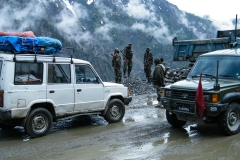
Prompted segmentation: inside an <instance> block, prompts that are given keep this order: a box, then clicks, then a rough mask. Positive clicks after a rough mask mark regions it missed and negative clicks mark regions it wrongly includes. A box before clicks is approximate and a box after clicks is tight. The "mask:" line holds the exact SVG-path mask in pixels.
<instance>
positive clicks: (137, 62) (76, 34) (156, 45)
mask: <svg viewBox="0 0 240 160" xmlns="http://www.w3.org/2000/svg"><path fill="white" fill-rule="evenodd" d="M0 2H1V5H0V14H1V20H0V30H1V31H14V32H16V31H27V30H31V31H33V32H34V34H35V35H36V36H46V37H53V38H57V39H59V40H60V41H61V42H62V44H63V47H73V48H74V53H73V57H76V58H81V59H84V60H88V61H90V62H91V63H92V64H93V66H94V67H95V68H96V70H97V72H98V73H99V74H100V76H101V78H102V79H103V80H105V81H113V80H114V75H113V69H112V67H111V56H110V53H112V52H113V51H114V49H115V48H119V49H120V50H122V49H123V48H125V47H126V46H127V45H128V44H129V43H132V49H133V53H134V57H133V70H132V72H131V75H132V76H133V77H136V78H140V79H144V78H145V74H144V72H143V55H144V53H145V50H146V48H147V47H149V48H150V49H151V52H152V53H153V56H154V58H157V57H158V58H160V57H163V58H164V59H165V62H166V65H167V66H168V67H170V68H176V67H178V66H179V65H181V64H180V62H173V47H172V39H173V38H174V37H178V39H200V38H213V37H215V35H216V31H217V29H216V27H215V26H214V25H213V24H212V22H211V21H210V20H208V19H203V18H200V17H198V16H195V15H193V14H189V13H185V12H183V11H181V10H179V9H178V7H177V6H175V5H173V4H171V3H169V2H168V1H166V0H157V1H156V0H153V1H149V2H147V1H145V0H131V1H130V0H104V1H96V0H85V1H83V0H37V1H36V0H17V1H16V0H0ZM71 52H72V50H69V51H68V52H67V54H68V55H69V54H70V53H71ZM61 54H64V55H66V53H65V50H64V49H63V52H62V53H61ZM153 68H154V66H153Z"/></svg>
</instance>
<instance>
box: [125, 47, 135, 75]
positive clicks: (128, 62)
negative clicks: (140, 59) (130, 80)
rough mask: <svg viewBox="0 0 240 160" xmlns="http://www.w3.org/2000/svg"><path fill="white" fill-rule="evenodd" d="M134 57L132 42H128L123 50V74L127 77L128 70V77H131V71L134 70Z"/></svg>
mask: <svg viewBox="0 0 240 160" xmlns="http://www.w3.org/2000/svg"><path fill="white" fill-rule="evenodd" d="M132 57H133V51H132V44H128V46H127V47H126V48H125V49H124V51H123V61H124V66H123V76H124V77H126V71H128V77H130V73H131V70H132Z"/></svg>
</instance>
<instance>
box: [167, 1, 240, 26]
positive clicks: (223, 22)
mask: <svg viewBox="0 0 240 160" xmlns="http://www.w3.org/2000/svg"><path fill="white" fill-rule="evenodd" d="M167 1H168V2H170V3H172V4H175V5H176V6H177V7H178V8H179V9H180V10H183V11H186V12H188V13H193V14H195V15H197V16H200V17H203V16H205V15H208V16H209V19H210V20H212V21H213V23H214V24H215V25H216V26H217V27H218V28H219V29H222V30H231V29H235V24H234V25H232V23H231V20H233V19H234V23H235V19H236V15H237V17H238V19H240V9H239V8H240V0H167ZM238 29H240V20H239V22H238Z"/></svg>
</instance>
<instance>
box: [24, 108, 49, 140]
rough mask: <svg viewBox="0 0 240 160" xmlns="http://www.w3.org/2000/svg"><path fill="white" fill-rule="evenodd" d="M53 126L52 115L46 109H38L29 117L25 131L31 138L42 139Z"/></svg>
mask: <svg viewBox="0 0 240 160" xmlns="http://www.w3.org/2000/svg"><path fill="white" fill-rule="evenodd" d="M52 124H53V118H52V115H51V113H50V112H49V111H48V110H47V109H45V108H37V109H34V110H32V111H31V113H30V114H29V116H28V117H27V120H26V124H25V130H26V132H27V133H28V134H29V135H30V136H31V137H41V136H45V135H46V134H47V133H48V132H49V131H50V129H51V128H52Z"/></svg>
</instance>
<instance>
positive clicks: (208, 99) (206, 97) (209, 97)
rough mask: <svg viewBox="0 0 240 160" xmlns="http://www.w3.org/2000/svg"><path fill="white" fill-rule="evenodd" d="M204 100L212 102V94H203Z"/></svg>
mask: <svg viewBox="0 0 240 160" xmlns="http://www.w3.org/2000/svg"><path fill="white" fill-rule="evenodd" d="M204 101H205V102H212V96H211V95H204Z"/></svg>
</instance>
